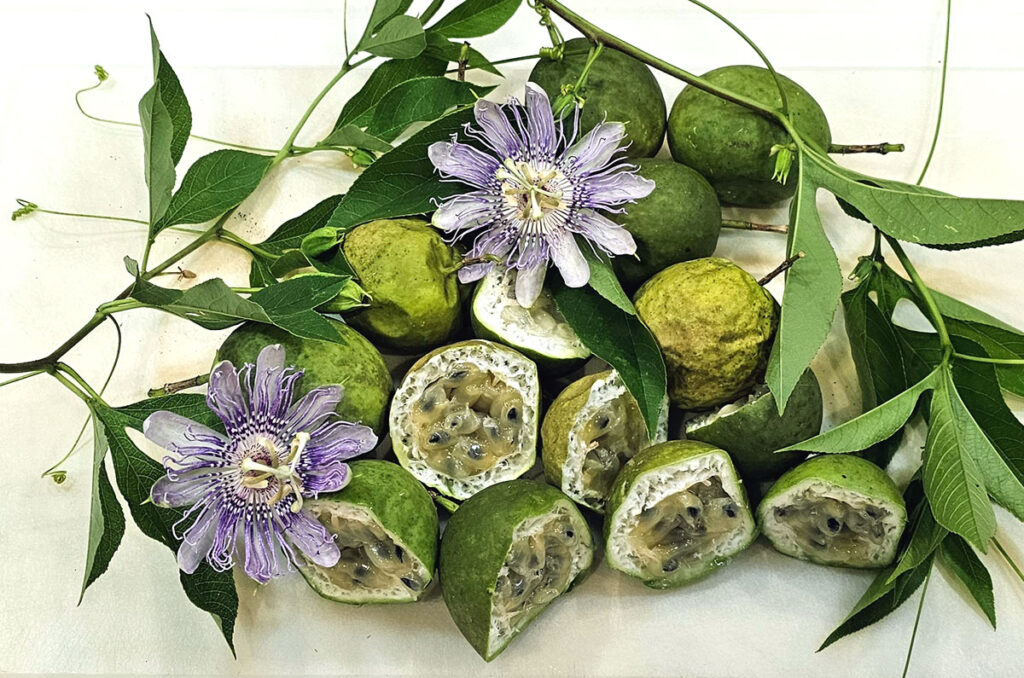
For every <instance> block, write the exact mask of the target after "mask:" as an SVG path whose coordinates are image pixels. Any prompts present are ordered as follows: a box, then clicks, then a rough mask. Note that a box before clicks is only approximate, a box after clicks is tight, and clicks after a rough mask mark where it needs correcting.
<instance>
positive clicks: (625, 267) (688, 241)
mask: <svg viewBox="0 0 1024 678" xmlns="http://www.w3.org/2000/svg"><path fill="white" fill-rule="evenodd" d="M635 164H636V165H637V166H638V167H639V168H640V169H639V172H638V173H639V174H640V175H641V176H643V177H645V178H647V179H650V180H651V181H653V182H654V184H655V186H654V190H653V191H652V192H651V194H650V195H648V196H647V197H646V198H640V199H639V200H637V201H636V203H635V204H633V205H626V206H625V207H626V212H625V213H624V214H610V215H608V216H609V217H611V219H612V221H615V222H616V223H619V224H622V225H623V226H624V227H625V228H626V230H627V231H629V232H630V233H631V234H632V235H633V239H634V240H635V241H636V254H637V257H638V258H634V257H615V258H614V259H612V263H613V265H614V267H615V272H616V273H617V274H618V276H619V280H620V281H621V282H622V284H623V286H624V287H625V288H626V289H630V290H635V289H636V288H637V287H639V286H640V284H641V283H643V282H644V281H645V280H647V279H648V278H650V277H651V276H652V275H654V274H655V273H657V272H658V271H660V270H662V269H664V268H665V267H667V266H670V265H672V264H676V263H679V262H680V261H689V260H690V259H697V258H700V257H708V256H711V254H712V253H713V252H714V251H715V246H716V245H717V244H718V232H719V231H720V230H721V228H722V208H721V207H720V206H719V204H718V196H716V195H715V189H713V188H712V187H711V184H709V183H708V181H707V179H705V178H704V177H702V176H701V175H700V174H698V173H697V172H696V171H695V170H693V169H691V168H689V167H687V166H686V165H683V164H681V163H678V162H674V161H672V160H668V159H661V158H641V159H639V160H636V161H635Z"/></svg>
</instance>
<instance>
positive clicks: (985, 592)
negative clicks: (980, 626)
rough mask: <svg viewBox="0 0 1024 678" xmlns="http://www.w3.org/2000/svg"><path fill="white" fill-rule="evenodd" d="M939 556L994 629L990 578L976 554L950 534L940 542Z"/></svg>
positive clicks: (956, 536) (961, 539) (958, 536)
mask: <svg viewBox="0 0 1024 678" xmlns="http://www.w3.org/2000/svg"><path fill="white" fill-rule="evenodd" d="M939 555H940V556H941V557H942V564H943V565H945V566H946V568H947V569H949V571H950V572H952V573H953V574H954V575H956V577H957V579H959V580H960V581H961V582H962V583H963V585H964V586H965V587H966V588H967V592H968V593H969V594H971V598H974V602H976V603H977V604H978V607H980V608H981V611H982V612H984V613H985V616H986V617H987V618H988V621H989V623H990V624H992V628H995V627H996V600H995V596H994V595H993V593H992V577H991V575H989V573H988V569H987V568H986V567H985V565H984V564H983V563H982V562H981V560H980V559H979V558H978V554H976V553H975V552H974V549H972V548H971V545H970V544H968V543H967V542H966V541H964V539H963V537H961V536H960V535H956V534H951V535H949V536H948V537H946V539H945V541H943V542H942V548H941V549H940V550H939Z"/></svg>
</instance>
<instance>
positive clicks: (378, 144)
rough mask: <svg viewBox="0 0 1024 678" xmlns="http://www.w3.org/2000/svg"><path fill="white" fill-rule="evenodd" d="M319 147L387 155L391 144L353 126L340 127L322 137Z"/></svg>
mask: <svg viewBox="0 0 1024 678" xmlns="http://www.w3.org/2000/svg"><path fill="white" fill-rule="evenodd" d="M320 145H321V146H342V147H349V148H365V149H366V150H368V151H374V152H375V153H387V152H388V151H390V150H391V144H389V143H388V142H386V141H384V140H383V139H381V138H379V137H375V136H373V135H372V134H370V133H369V132H366V131H364V130H363V129H361V128H360V127H357V126H355V125H342V126H341V127H339V128H338V129H336V130H334V131H333V132H331V133H330V134H328V135H327V136H326V137H324V140H323V141H321V142H320Z"/></svg>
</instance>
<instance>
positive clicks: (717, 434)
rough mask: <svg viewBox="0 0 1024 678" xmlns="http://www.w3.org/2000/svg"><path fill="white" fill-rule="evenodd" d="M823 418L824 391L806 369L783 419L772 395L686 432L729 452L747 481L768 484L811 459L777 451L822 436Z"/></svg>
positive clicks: (688, 435) (800, 453)
mask: <svg viewBox="0 0 1024 678" xmlns="http://www.w3.org/2000/svg"><path fill="white" fill-rule="evenodd" d="M821 417H822V402H821V387H820V386H819V385H818V380H817V378H816V377H815V376H814V372H812V371H811V370H807V371H806V372H804V373H803V375H802V376H801V377H800V379H799V381H797V382H796V387H794V389H793V393H792V394H791V395H790V396H789V401H787V403H786V411H785V413H784V414H782V415H781V416H779V410H778V408H777V407H776V406H775V396H773V395H772V394H771V392H768V393H765V394H764V395H762V396H761V397H760V398H757V399H756V400H754V401H753V402H751V403H747V404H746V405H744V406H743V407H742V408H741V409H740V410H739V411H738V412H733V413H732V414H730V415H727V416H725V417H722V418H721V419H717V420H715V421H713V422H711V423H710V424H708V425H706V426H703V427H701V428H699V429H697V430H695V431H687V433H686V437H687V438H688V439H690V440H700V441H703V442H705V443H709V444H711V445H714V446H715V447H720V448H722V449H723V450H725V451H726V452H728V453H729V456H730V457H732V461H733V463H734V464H735V465H736V468H737V469H739V472H740V475H741V476H742V477H743V479H744V480H745V481H747V482H753V481H758V480H770V479H772V478H777V477H778V476H779V474H780V473H782V472H784V471H786V470H787V469H789V468H792V467H793V466H795V465H797V464H799V463H800V462H801V461H802V460H803V459H805V458H806V456H807V454H806V453H804V452H783V453H782V454H775V450H781V449H782V448H783V447H787V446H789V445H792V444H794V443H798V442H801V441H804V440H807V439H808V438H810V437H812V436H816V435H818V433H820V432H821Z"/></svg>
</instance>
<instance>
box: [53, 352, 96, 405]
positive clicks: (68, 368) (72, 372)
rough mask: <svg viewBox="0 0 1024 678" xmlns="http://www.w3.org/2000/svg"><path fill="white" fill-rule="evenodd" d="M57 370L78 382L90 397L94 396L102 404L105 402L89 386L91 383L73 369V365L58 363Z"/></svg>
mask: <svg viewBox="0 0 1024 678" xmlns="http://www.w3.org/2000/svg"><path fill="white" fill-rule="evenodd" d="M57 370H58V371H60V372H63V373H65V374H67V375H68V376H70V377H71V378H72V379H74V380H75V381H76V382H78V385H79V386H80V387H81V388H82V390H83V391H85V392H86V393H88V394H89V395H90V396H92V398H93V399H94V400H98V401H99V402H101V403H102V402H103V398H102V397H101V396H100V394H99V393H97V392H96V391H95V390H93V388H92V386H89V382H87V381H86V380H85V379H83V378H82V375H80V374H79V373H78V372H76V371H75V369H74V368H73V367H71V365H68V364H67V363H61V362H59V363H57Z"/></svg>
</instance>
